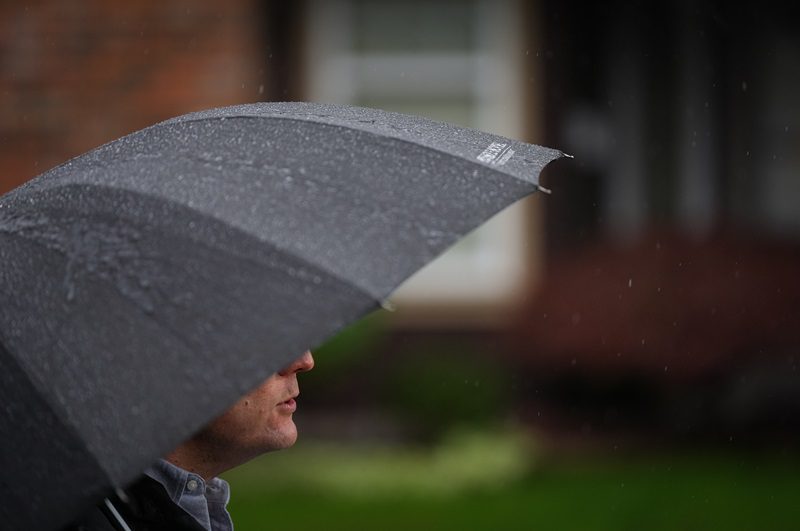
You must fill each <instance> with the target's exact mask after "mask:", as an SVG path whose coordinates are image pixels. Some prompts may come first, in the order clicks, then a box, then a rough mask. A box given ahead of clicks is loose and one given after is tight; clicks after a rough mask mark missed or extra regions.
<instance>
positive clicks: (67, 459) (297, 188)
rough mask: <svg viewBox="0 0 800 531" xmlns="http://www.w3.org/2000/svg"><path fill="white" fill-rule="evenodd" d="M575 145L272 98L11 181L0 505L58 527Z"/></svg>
mask: <svg viewBox="0 0 800 531" xmlns="http://www.w3.org/2000/svg"><path fill="white" fill-rule="evenodd" d="M562 155H563V154H562V153H561V152H559V151H556V150H552V149H547V148H542V147H538V146H533V145H529V144H525V143H522V142H518V141H515V140H510V139H507V138H503V137H499V136H496V135H492V134H488V133H483V132H479V131H474V130H470V129H463V128H459V127H456V126H453V125H449V124H445V123H438V122H434V121H430V120H427V119H423V118H419V117H414V116H407V115H401V114H395V113H389V112H384V111H379V110H375V109H365V108H355V107H348V106H336V105H323V104H312V103H261V104H252V105H241V106H234V107H227V108H222V109H212V110H208V111H204V112H199V113H193V114H188V115H184V116H180V117H178V118H175V119H172V120H168V121H166V122H162V123H160V124H157V125H154V126H152V127H149V128H146V129H143V130H141V131H138V132H135V133H133V134H130V135H128V136H126V137H123V138H121V139H119V140H116V141H113V142H110V143H108V144H106V145H104V146H101V147H99V148H97V149H95V150H93V151H91V152H89V153H86V154H84V155H82V156H80V157H78V158H76V159H73V160H71V161H69V162H66V163H64V164H62V165H61V166H58V167H56V168H54V169H52V170H50V171H48V172H46V173H44V174H42V175H40V176H39V177H37V178H36V179H34V180H32V181H30V182H29V183H27V184H25V185H23V186H21V187H20V188H17V189H15V190H12V191H11V192H9V193H8V194H6V195H5V196H3V197H0V263H1V264H2V267H1V268H0V300H1V301H2V304H1V305H0V401H1V402H2V404H3V407H0V431H1V432H2V434H3V443H2V452H0V469H1V470H3V476H2V480H0V521H2V522H3V523H4V525H7V526H9V528H12V529H50V528H53V527H55V526H58V525H61V524H63V523H65V522H66V521H68V520H69V519H70V518H72V517H74V516H76V514H77V513H78V512H80V511H81V510H84V509H87V508H88V507H89V506H90V505H91V504H93V503H95V502H97V501H98V500H100V499H102V497H103V496H104V495H105V494H107V493H108V492H109V491H110V489H112V488H113V487H117V486H123V485H125V484H127V483H129V482H130V481H132V480H133V479H135V478H136V476H137V475H138V474H140V473H141V471H142V470H143V469H144V468H146V467H147V466H148V465H149V464H150V463H152V462H153V461H154V460H155V459H156V458H157V457H158V456H161V455H163V454H165V453H166V452H168V451H170V450H171V449H172V448H174V447H175V446H177V445H178V444H179V443H180V442H181V441H183V440H184V439H186V438H187V437H189V436H190V435H191V434H192V433H193V432H195V431H196V430H197V429H199V428H200V427H201V426H203V425H204V424H205V423H207V422H208V421H209V420H210V419H212V418H214V417H215V416H217V415H219V414H220V413H222V412H223V411H224V410H225V409H226V407H228V406H229V405H231V404H233V403H234V402H235V401H236V399H237V398H238V397H240V396H241V395H243V394H244V393H246V392H247V391H248V390H249V389H251V388H253V387H255V386H256V385H257V384H258V383H260V382H261V381H263V380H264V379H265V378H266V377H268V376H269V375H270V374H272V373H273V372H275V371H276V370H278V369H279V368H280V367H281V366H283V365H285V364H286V363H287V362H289V361H290V360H291V359H292V358H294V357H295V356H296V355H297V354H298V353H300V352H303V351H304V350H305V349H307V348H309V347H314V346H316V345H318V344H320V343H322V342H323V341H324V340H325V339H326V338H328V337H330V336H331V335H332V334H334V333H335V332H336V331H338V330H340V329H341V328H343V327H344V326H345V325H347V324H349V323H351V322H353V321H354V320H357V319H358V318H360V317H362V316H364V315H365V314H367V313H368V312H370V311H372V310H373V309H375V308H376V307H378V305H379V304H380V303H381V302H382V301H384V300H385V299H386V297H387V296H388V295H389V294H390V293H391V292H392V290H393V289H394V288H395V287H396V286H398V285H399V284H400V283H401V282H402V281H403V280H404V279H406V278H407V277H408V276H410V275H411V274H412V273H414V272H415V271H416V270H418V269H419V268H421V267H422V266H423V265H425V264H426V263H427V262H429V261H430V260H432V259H433V258H434V257H435V256H437V255H438V254H440V253H441V252H442V251H444V250H445V249H446V248H448V247H449V246H451V245H452V244H453V243H454V242H456V241H457V240H458V239H459V238H460V237H462V236H463V235H464V234H466V233H467V232H469V231H471V230H472V229H474V228H475V227H477V226H478V225H480V224H481V223H482V222H484V221H485V220H486V219H487V218H488V217H490V216H492V215H493V214H495V213H496V212H498V211H500V210H501V209H503V208H504V207H506V206H507V205H509V204H511V203H512V202H514V201H516V200H518V199H520V198H522V197H523V196H525V195H527V194H529V193H531V192H533V191H535V190H537V188H538V187H539V185H538V174H539V172H540V171H541V170H542V168H543V167H544V166H545V165H546V164H547V163H549V162H550V161H552V160H554V159H556V158H559V157H560V156H562Z"/></svg>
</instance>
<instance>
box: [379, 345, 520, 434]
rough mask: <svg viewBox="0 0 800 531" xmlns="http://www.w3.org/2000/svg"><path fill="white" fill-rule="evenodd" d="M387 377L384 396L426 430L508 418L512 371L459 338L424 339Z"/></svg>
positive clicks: (439, 431) (398, 411) (433, 431)
mask: <svg viewBox="0 0 800 531" xmlns="http://www.w3.org/2000/svg"><path fill="white" fill-rule="evenodd" d="M404 358H405V360H404V362H403V363H402V364H399V365H398V366H397V367H396V369H395V371H393V373H392V374H390V375H389V377H388V381H387V383H386V386H385V387H384V390H383V400H385V402H386V403H387V405H388V406H389V407H390V409H391V410H393V411H394V412H395V413H396V414H398V415H399V416H400V418H403V419H404V420H406V421H407V422H409V423H410V424H412V425H414V426H416V427H417V428H419V429H420V430H421V431H422V433H423V434H426V435H428V436H432V437H434V438H435V437H438V436H440V435H442V434H444V433H446V432H447V431H448V430H449V429H450V428H451V427H452V426H454V425H469V426H482V425H490V424H495V423H500V422H502V421H505V420H506V419H505V413H506V412H507V411H508V410H509V405H510V400H511V383H510V376H509V375H508V370H507V368H506V367H504V366H502V365H501V364H499V363H497V362H495V361H493V360H492V359H491V358H490V357H487V356H481V355H480V353H479V352H475V349H474V347H472V346H470V344H469V343H466V342H464V341H461V342H457V341H456V342H453V341H449V342H433V343H426V344H425V345H424V346H423V347H421V348H420V350H418V351H416V352H414V353H412V354H411V355H409V356H408V357H404Z"/></svg>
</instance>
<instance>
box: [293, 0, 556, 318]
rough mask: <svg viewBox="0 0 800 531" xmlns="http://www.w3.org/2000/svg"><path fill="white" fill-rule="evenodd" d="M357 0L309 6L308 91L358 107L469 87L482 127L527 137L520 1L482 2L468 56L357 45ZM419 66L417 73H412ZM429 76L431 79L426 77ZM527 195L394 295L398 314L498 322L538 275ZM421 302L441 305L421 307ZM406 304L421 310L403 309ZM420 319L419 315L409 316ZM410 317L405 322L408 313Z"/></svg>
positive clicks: (320, 0) (317, 1)
mask: <svg viewBox="0 0 800 531" xmlns="http://www.w3.org/2000/svg"><path fill="white" fill-rule="evenodd" d="M353 7H354V6H353V3H352V2H351V1H349V0H312V1H311V2H310V5H309V9H308V11H307V17H308V19H307V21H306V22H307V24H306V28H307V33H306V35H307V37H306V43H305V44H306V57H305V66H306V71H305V79H306V81H307V84H306V91H307V92H306V93H307V95H308V97H309V99H310V100H311V101H317V102H327V103H342V104H352V103H354V102H355V101H356V100H357V99H358V98H359V96H360V95H362V94H364V93H367V94H368V95H370V96H372V95H374V96H377V97H381V96H383V97H386V96H388V97H391V96H392V95H398V96H409V95H410V96H412V97H413V96H418V97H420V98H421V99H424V98H426V97H430V98H441V97H447V96H448V95H452V94H458V93H461V94H464V87H467V88H468V91H469V92H468V94H469V95H470V98H471V100H472V101H475V102H476V105H475V107H474V108H473V109H472V115H473V116H474V118H475V123H474V124H472V125H473V126H474V127H476V128H478V129H482V130H485V131H489V132H493V133H497V134H501V135H504V136H507V137H511V138H521V137H522V136H523V134H524V133H525V126H526V125H527V124H526V119H525V118H526V117H525V116H524V109H525V97H526V93H525V91H524V90H523V89H524V87H525V83H526V82H527V81H528V80H527V79H524V76H525V72H530V69H529V68H528V69H526V68H525V65H524V64H523V63H522V61H523V60H525V55H526V54H525V39H524V35H523V28H522V23H521V18H522V17H521V14H522V11H523V9H522V5H521V2H520V1H519V0H502V1H489V0H477V1H476V7H477V9H476V15H475V16H476V17H477V19H478V20H476V21H475V22H476V27H477V28H478V30H477V31H478V35H477V45H476V46H475V48H474V49H473V50H465V52H464V53H458V52H449V53H425V54H414V53H409V54H403V53H375V52H370V53H369V54H364V53H360V52H356V51H355V50H354V49H353V43H352V36H353V35H354V32H353V22H354V12H353ZM405 73H412V75H405ZM420 79H424V80H425V82H424V83H420V82H419V80H420ZM530 209H531V201H530V200H524V201H521V202H520V203H517V204H515V205H513V206H512V207H510V208H508V209H506V210H505V211H503V212H502V213H500V214H498V215H497V216H495V217H494V218H492V219H491V220H490V221H489V222H488V223H486V224H485V225H484V226H482V227H481V228H480V229H478V230H477V231H476V232H475V233H473V234H472V235H470V236H469V238H470V241H469V245H456V246H454V247H453V248H452V249H450V250H448V251H447V252H446V253H444V254H443V255H442V256H440V257H439V258H437V259H436V260H435V261H434V262H432V263H431V264H429V265H428V266H426V267H425V268H424V269H422V270H421V271H419V272H418V273H417V274H415V275H414V276H413V277H411V278H410V279H409V280H408V281H406V282H405V283H404V284H403V285H402V286H401V287H400V288H399V289H398V290H397V291H396V292H395V293H394V294H393V296H392V297H391V299H390V303H391V304H392V305H393V306H395V307H396V308H397V309H398V314H399V315H398V316H397V317H403V316H406V317H408V318H410V319H411V320H412V321H415V324H420V323H421V322H422V321H424V322H427V323H430V324H434V325H436V324H439V321H440V320H441V319H437V318H433V319H432V316H433V315H436V316H438V317H440V318H443V319H445V320H447V319H448V316H449V318H450V320H452V319H455V320H459V321H463V320H466V319H470V317H469V316H467V315H465V313H464V312H463V311H461V312H457V311H449V312H448V311H444V312H442V311H438V310H441V309H445V310H448V309H449V310H454V309H456V308H461V309H462V310H463V309H464V308H472V309H477V310H479V311H478V312H474V311H473V312H467V313H468V314H471V316H472V317H473V318H472V319H471V320H473V321H474V320H475V319H474V316H475V315H480V316H482V317H480V318H478V320H479V321H491V320H492V316H498V315H499V314H500V313H499V312H497V313H495V312H487V311H486V310H487V308H488V309H492V308H494V309H497V310H500V309H501V308H502V307H509V306H513V305H514V304H515V303H516V302H518V300H519V298H520V296H521V295H522V294H523V293H524V292H525V286H527V285H528V283H529V282H531V280H532V279H533V278H535V277H538V271H539V262H540V260H539V259H538V257H539V256H540V255H541V252H540V246H541V238H539V237H538V236H539V235H538V234H536V232H539V231H538V230H531V229H532V225H533V223H534V220H535V219H536V217H534V216H532V215H531V212H530ZM421 307H424V308H436V309H437V311H436V312H433V314H432V313H431V312H428V313H425V312H422V313H420V312H419V310H420V308H421ZM406 309H413V311H409V312H404V310H406ZM412 315H415V316H417V317H416V318H414V317H411V316H412ZM401 320H402V319H401Z"/></svg>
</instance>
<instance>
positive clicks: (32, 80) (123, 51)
mask: <svg viewBox="0 0 800 531" xmlns="http://www.w3.org/2000/svg"><path fill="white" fill-rule="evenodd" d="M259 10H260V8H259V7H258V2H256V1H255V0H226V1H225V2H218V1H213V0H206V1H180V0H177V1H176V0H169V1H163V0H162V1H156V0H137V1H134V2H130V1H124V0H102V1H101V0H87V1H81V2H55V1H50V2H45V1H38V2H37V1H29V2H25V3H17V2H13V3H12V2H4V3H0V193H4V192H6V191H8V190H10V189H12V188H14V187H15V186H17V185H19V184H21V183H23V182H25V181H26V180H28V179H30V178H31V177H34V176H35V175H37V174H39V173H41V172H43V171H45V170H47V169H48V168H50V167H52V166H55V165H57V164H59V163H61V162H63V161H65V160H67V159H69V158H71V157H74V156H76V155H79V154H81V153H83V152H85V151H87V150H89V149H91V148H93V147H95V146H98V145H100V144H103V143H105V142H108V141H110V140H113V139H115V138H118V137H120V136H122V135H124V134H126V133H129V132H131V131H134V130H137V129H140V128H142V127H145V126H147V125H150V124H152V123H154V122H157V121H160V120H163V119H166V118H169V117H171V116H175V115H178V114H183V113H186V112H190V111H193V110H198V109H202V108H208V107H216V106H221V105H230V104H235V103H244V102H251V101H257V100H258V99H260V96H261V95H262V94H263V85H264V83H265V81H266V80H265V75H264V71H263V68H264V64H265V62H264V61H265V59H264V56H265V55H266V54H264V53H263V51H262V50H263V46H262V41H261V37H262V32H261V26H260V24H261V21H262V18H263V17H261V16H260V11H259Z"/></svg>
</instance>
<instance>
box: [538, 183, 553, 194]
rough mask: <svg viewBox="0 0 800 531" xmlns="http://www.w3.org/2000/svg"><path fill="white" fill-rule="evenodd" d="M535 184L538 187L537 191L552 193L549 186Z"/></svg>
mask: <svg viewBox="0 0 800 531" xmlns="http://www.w3.org/2000/svg"><path fill="white" fill-rule="evenodd" d="M536 186H537V187H538V188H539V191H540V192H544V193H546V194H547V195H550V194H552V193H553V191H552V190H551V189H550V188H545V187H544V186H542V185H541V184H537V185H536Z"/></svg>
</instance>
